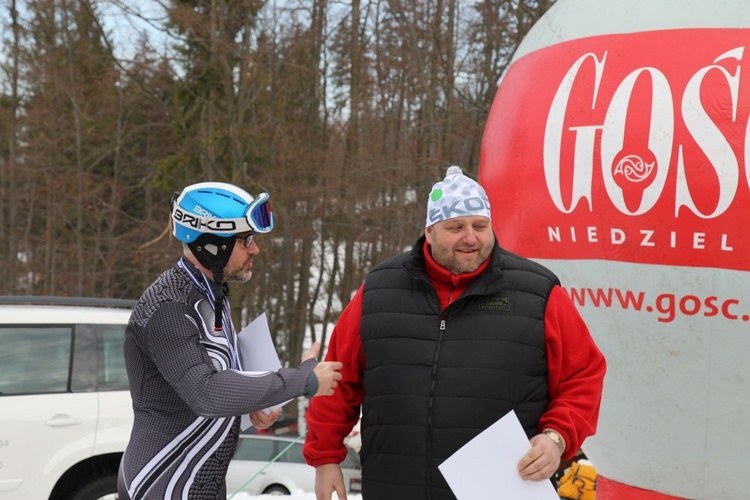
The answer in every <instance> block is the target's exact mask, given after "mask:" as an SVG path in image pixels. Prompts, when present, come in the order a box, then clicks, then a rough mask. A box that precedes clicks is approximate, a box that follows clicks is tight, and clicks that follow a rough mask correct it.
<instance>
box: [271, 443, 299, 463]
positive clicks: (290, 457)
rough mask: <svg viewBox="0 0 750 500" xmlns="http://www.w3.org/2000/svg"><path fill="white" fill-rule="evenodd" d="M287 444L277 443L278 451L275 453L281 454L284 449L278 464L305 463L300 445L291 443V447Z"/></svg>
mask: <svg viewBox="0 0 750 500" xmlns="http://www.w3.org/2000/svg"><path fill="white" fill-rule="evenodd" d="M289 444H290V443H289V442H287V441H279V451H278V452H277V453H281V452H282V451H283V450H285V449H286V451H285V452H284V454H283V455H281V456H280V457H279V462H286V463H292V464H304V463H306V462H305V457H304V456H303V455H302V443H293V444H292V445H291V446H289ZM287 448H288V449H287Z"/></svg>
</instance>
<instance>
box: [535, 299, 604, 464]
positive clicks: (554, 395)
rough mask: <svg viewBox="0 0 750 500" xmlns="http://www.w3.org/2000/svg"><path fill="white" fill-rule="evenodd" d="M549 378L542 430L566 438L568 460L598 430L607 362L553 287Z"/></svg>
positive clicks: (547, 333) (570, 305)
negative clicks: (548, 429) (552, 430)
mask: <svg viewBox="0 0 750 500" xmlns="http://www.w3.org/2000/svg"><path fill="white" fill-rule="evenodd" d="M544 331H545V341H544V344H545V351H546V354H547V371H548V377H549V399H550V403H549V406H548V407H547V411H546V412H545V413H544V415H542V418H541V420H540V421H539V430H540V431H541V430H543V429H546V428H552V429H555V430H556V431H558V432H559V433H560V434H561V435H562V436H563V438H564V439H565V445H566V448H565V453H564V454H563V458H564V459H570V458H572V457H573V456H574V455H575V454H576V453H577V452H578V450H579V449H580V447H581V444H582V443H583V441H584V439H586V438H587V437H588V436H591V435H593V434H594V433H595V432H596V425H597V421H598V419H599V406H600V404H601V397H602V387H603V384H604V373H605V371H606V362H605V360H604V356H603V355H602V353H601V352H600V351H599V348H598V347H597V346H596V344H595V343H594V340H593V339H592V338H591V334H590V333H589V330H588V328H587V327H586V324H585V323H584V321H583V318H581V315H580V314H579V313H578V310H577V309H576V307H575V305H574V304H573V301H572V300H570V297H568V295H567V294H566V293H565V291H564V290H563V289H562V288H561V287H559V286H555V287H554V288H553V289H552V293H551V294H550V297H549V300H548V301H547V310H546V313H545V318H544Z"/></svg>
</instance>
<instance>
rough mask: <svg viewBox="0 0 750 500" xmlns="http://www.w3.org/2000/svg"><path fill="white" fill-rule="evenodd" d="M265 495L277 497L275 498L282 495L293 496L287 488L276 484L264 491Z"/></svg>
mask: <svg viewBox="0 0 750 500" xmlns="http://www.w3.org/2000/svg"><path fill="white" fill-rule="evenodd" d="M263 494H264V495H275V496H282V495H291V494H292V493H291V492H290V491H289V490H288V489H286V488H285V487H283V486H281V485H279V484H274V485H272V486H269V487H268V488H266V489H265V490H263Z"/></svg>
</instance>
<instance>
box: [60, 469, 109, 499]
mask: <svg viewBox="0 0 750 500" xmlns="http://www.w3.org/2000/svg"><path fill="white" fill-rule="evenodd" d="M117 498H118V495H117V474H110V475H108V476H100V477H96V478H94V479H92V480H90V481H89V482H88V483H86V484H84V485H83V486H82V487H81V488H80V489H78V490H77V491H74V492H73V494H72V495H71V496H70V500H117Z"/></svg>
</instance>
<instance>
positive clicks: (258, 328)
mask: <svg viewBox="0 0 750 500" xmlns="http://www.w3.org/2000/svg"><path fill="white" fill-rule="evenodd" d="M237 347H238V350H239V353H240V364H241V366H242V370H243V371H245V372H252V373H257V374H263V373H268V372H275V371H278V370H279V369H280V368H281V361H279V356H278V355H277V354H276V348H275V347H274V346H273V341H272V340H271V331H270V330H269V328H268V320H267V318H266V313H263V314H261V315H260V316H258V317H257V318H255V319H254V320H253V321H252V322H251V323H250V324H249V325H247V326H246V327H245V328H243V329H242V331H241V332H240V333H239V335H238V336H237ZM289 401H291V399H290V400H289ZM289 401H284V402H283V403H281V404H278V405H276V406H273V407H271V408H266V409H264V410H262V411H263V412H265V413H266V415H268V416H270V415H272V414H273V413H274V412H275V411H276V410H278V409H279V408H281V407H282V406H284V405H285V404H287V403H288V402H289ZM257 413H259V412H256V413H254V414H253V415H255V418H252V417H251V416H250V415H243V416H242V421H241V424H240V427H241V428H242V430H245V429H247V428H248V427H250V426H251V425H253V424H254V423H253V420H256V421H258V422H261V419H260V418H259V417H258V415H257ZM277 417H278V413H277ZM267 420H268V419H263V420H262V421H263V422H265V421H267ZM273 421H276V418H274V419H273ZM273 421H272V422H271V424H273ZM271 424H269V426H270V425H271ZM266 427H268V426H266ZM259 428H262V427H259Z"/></svg>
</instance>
